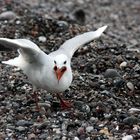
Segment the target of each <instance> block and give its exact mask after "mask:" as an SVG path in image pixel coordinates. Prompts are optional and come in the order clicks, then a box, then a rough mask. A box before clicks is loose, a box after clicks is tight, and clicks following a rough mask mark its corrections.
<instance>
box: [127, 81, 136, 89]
mask: <svg viewBox="0 0 140 140" xmlns="http://www.w3.org/2000/svg"><path fill="white" fill-rule="evenodd" d="M126 85H127V87H128V88H129V89H130V90H131V91H134V89H135V87H134V85H133V83H131V82H128V83H127V84H126Z"/></svg>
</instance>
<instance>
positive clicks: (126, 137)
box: [122, 135, 133, 140]
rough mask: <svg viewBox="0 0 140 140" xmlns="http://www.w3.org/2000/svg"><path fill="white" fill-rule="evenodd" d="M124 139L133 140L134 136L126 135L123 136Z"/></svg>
mask: <svg viewBox="0 0 140 140" xmlns="http://www.w3.org/2000/svg"><path fill="white" fill-rule="evenodd" d="M122 140H133V136H132V135H127V136H124V137H123V138H122Z"/></svg>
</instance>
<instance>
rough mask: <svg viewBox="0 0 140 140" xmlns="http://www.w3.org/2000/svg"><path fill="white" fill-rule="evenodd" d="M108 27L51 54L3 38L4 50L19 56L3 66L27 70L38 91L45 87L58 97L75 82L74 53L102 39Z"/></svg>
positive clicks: (0, 40) (0, 48) (30, 44)
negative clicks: (13, 50) (73, 70)
mask: <svg viewBox="0 0 140 140" xmlns="http://www.w3.org/2000/svg"><path fill="white" fill-rule="evenodd" d="M106 28H107V26H103V27H101V28H99V29H97V30H96V31H90V32H86V33H83V34H81V35H77V36H76V37H73V38H72V39H69V40H67V41H66V42H65V43H64V44H62V45H61V46H60V48H59V49H58V50H57V51H54V52H52V53H50V54H49V55H47V54H46V53H44V52H43V51H42V50H41V49H40V48H39V47H38V46H37V45H36V44H35V43H33V42H31V41H30V40H27V39H8V38H0V51H3V50H5V49H16V50H18V53H19V56H18V57H16V58H14V59H10V60H8V61H2V63H4V64H8V65H12V66H17V67H19V68H20V69H21V70H23V72H24V73H25V74H26V75H27V76H28V79H29V80H30V81H31V83H32V85H33V87H34V88H42V89H45V90H47V91H48V92H50V93H57V94H58V93H60V92H63V91H65V90H66V89H68V88H69V86H70V85H71V82H72V79H73V76H72V70H71V58H72V56H73V54H74V52H75V51H76V50H77V49H78V48H79V47H81V46H83V45H84V44H86V43H88V42H90V41H92V40H94V39H96V38H98V37H100V36H101V34H102V33H103V32H104V30H105V29H106ZM34 94H35V92H34ZM36 96H37V95H36V94H35V100H36V106H37V108H39V106H38V103H37V97H36ZM58 97H59V98H60V96H58ZM60 101H61V103H62V104H63V105H65V106H69V105H68V104H66V102H64V101H63V100H62V99H61V98H60Z"/></svg>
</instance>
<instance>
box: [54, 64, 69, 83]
mask: <svg viewBox="0 0 140 140" xmlns="http://www.w3.org/2000/svg"><path fill="white" fill-rule="evenodd" d="M66 69H67V68H66V67H62V68H61V69H59V68H57V66H55V67H54V71H55V74H56V77H57V79H58V81H59V80H60V79H61V77H62V76H63V74H64V72H65V71H66Z"/></svg>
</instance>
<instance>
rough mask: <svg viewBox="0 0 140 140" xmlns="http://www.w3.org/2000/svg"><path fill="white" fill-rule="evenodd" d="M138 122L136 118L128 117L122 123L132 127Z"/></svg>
mask: <svg viewBox="0 0 140 140" xmlns="http://www.w3.org/2000/svg"><path fill="white" fill-rule="evenodd" d="M138 121H139V120H138V118H136V117H135V116H130V117H127V118H125V119H124V120H123V122H124V123H125V124H126V125H134V124H137V123H138Z"/></svg>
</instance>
